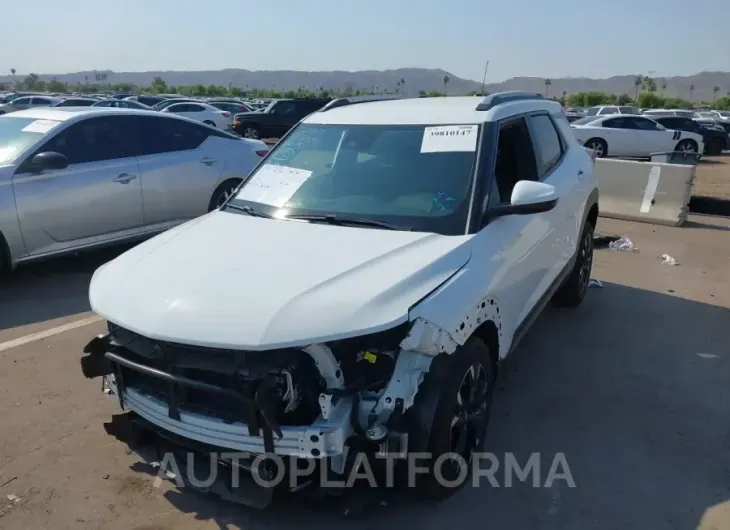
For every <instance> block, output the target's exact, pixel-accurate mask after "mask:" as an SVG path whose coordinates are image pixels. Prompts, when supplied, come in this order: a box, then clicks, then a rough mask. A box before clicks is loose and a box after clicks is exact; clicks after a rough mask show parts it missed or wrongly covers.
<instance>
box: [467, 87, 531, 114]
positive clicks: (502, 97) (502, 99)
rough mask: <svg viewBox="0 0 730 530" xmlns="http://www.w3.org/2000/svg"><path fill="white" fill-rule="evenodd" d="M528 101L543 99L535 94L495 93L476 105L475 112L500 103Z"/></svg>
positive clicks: (517, 92)
mask: <svg viewBox="0 0 730 530" xmlns="http://www.w3.org/2000/svg"><path fill="white" fill-rule="evenodd" d="M530 99H545V97H544V96H543V95H542V94H538V93H537V92H523V91H521V90H508V91H506V92H495V93H494V94H490V95H488V96H487V97H485V98H484V99H483V100H482V102H481V103H480V104H479V105H477V109H476V110H489V109H492V108H494V107H496V106H497V105H501V104H502V103H509V102H511V101H521V100H530Z"/></svg>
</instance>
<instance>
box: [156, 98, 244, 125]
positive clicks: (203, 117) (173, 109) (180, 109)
mask: <svg viewBox="0 0 730 530" xmlns="http://www.w3.org/2000/svg"><path fill="white" fill-rule="evenodd" d="M161 112H167V113H173V114H179V115H180V116H185V117H186V118H190V119H191V120H195V121H200V122H203V123H205V124H206V125H210V126H211V127H218V128H220V129H226V130H228V129H231V128H232V126H233V117H232V116H233V115H232V114H231V113H230V112H227V111H225V110H220V109H217V108H216V107H214V106H212V105H208V104H207V103H175V104H174V105H170V106H169V107H165V108H164V109H162V111H161Z"/></svg>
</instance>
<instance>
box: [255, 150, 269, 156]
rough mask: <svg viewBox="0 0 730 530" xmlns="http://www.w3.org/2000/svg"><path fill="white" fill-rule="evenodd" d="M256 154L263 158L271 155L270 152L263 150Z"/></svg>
mask: <svg viewBox="0 0 730 530" xmlns="http://www.w3.org/2000/svg"><path fill="white" fill-rule="evenodd" d="M256 154H257V155H259V156H262V157H263V156H266V155H267V154H269V150H268V149H261V150H260V151H256Z"/></svg>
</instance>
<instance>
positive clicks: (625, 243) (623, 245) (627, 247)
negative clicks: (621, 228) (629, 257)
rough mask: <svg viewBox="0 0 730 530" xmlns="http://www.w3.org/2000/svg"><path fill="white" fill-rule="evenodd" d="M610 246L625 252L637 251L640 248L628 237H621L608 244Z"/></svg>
mask: <svg viewBox="0 0 730 530" xmlns="http://www.w3.org/2000/svg"><path fill="white" fill-rule="evenodd" d="M608 248H610V249H612V250H622V251H625V252H636V251H637V250H638V249H637V248H636V247H635V246H634V243H633V242H632V241H631V240H630V239H629V238H628V237H620V238H618V239H617V240H615V241H611V243H609V244H608Z"/></svg>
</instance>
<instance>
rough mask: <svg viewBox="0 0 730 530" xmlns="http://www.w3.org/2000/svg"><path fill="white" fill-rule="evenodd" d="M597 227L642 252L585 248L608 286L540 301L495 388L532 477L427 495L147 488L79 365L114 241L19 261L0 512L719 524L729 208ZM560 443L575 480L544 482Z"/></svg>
mask: <svg viewBox="0 0 730 530" xmlns="http://www.w3.org/2000/svg"><path fill="white" fill-rule="evenodd" d="M599 229H600V230H601V231H602V232H603V233H609V234H617V235H621V236H625V237H628V238H630V239H631V240H632V242H633V243H634V245H635V247H636V248H637V249H638V251H636V252H621V251H613V250H606V249H604V250H599V251H597V252H596V261H595V269H594V274H593V277H594V278H597V279H599V280H601V282H602V284H603V287H602V288H599V287H594V288H591V290H590V292H589V293H588V297H587V299H586V301H585V303H584V304H583V305H582V306H581V307H580V308H578V309H577V310H563V309H556V308H550V309H548V310H547V311H546V312H545V313H544V314H543V315H542V316H541V317H540V319H539V320H538V321H537V323H536V325H535V327H534V328H533V329H532V330H531V332H530V333H529V334H528V336H527V337H526V339H525V340H524V342H523V343H522V345H521V346H520V348H519V349H518V351H517V352H515V354H514V355H513V356H511V357H510V358H509V359H508V360H507V362H506V363H505V365H504V367H503V369H502V373H501V377H500V380H499V387H498V389H497V392H496V395H495V402H494V409H493V414H492V422H491V425H490V430H489V434H488V438H487V449H488V450H489V451H490V452H491V453H493V454H494V455H496V456H498V457H499V458H500V459H501V458H502V457H503V456H504V455H506V454H507V453H511V454H513V455H514V457H515V459H516V461H517V462H522V463H525V462H526V461H527V460H528V458H529V457H530V455H531V454H532V453H540V455H541V459H540V463H541V465H542V470H541V474H540V476H541V477H542V478H541V479H540V480H539V484H538V486H539V487H534V485H533V484H532V482H529V483H519V482H514V483H513V484H512V487H506V481H505V480H504V478H505V477H504V476H503V475H501V474H500V473H499V472H498V473H497V474H496V477H497V479H498V480H499V484H498V487H494V486H489V485H488V484H487V483H486V482H485V483H484V485H483V486H482V487H479V488H468V489H466V490H464V491H462V492H461V493H459V494H458V495H456V496H455V497H453V498H451V499H449V500H448V501H445V502H443V503H441V504H437V505H432V504H421V503H414V502H413V501H410V500H407V499H404V498H401V497H399V496H396V495H391V496H389V497H386V498H378V501H377V502H375V503H372V504H368V503H366V502H365V501H362V502H361V504H360V505H359V506H360V508H363V507H364V508H363V509H359V510H358V509H356V507H357V506H358V505H357V501H354V500H353V501H351V502H352V503H354V504H353V506H349V505H347V506H345V505H339V504H332V505H330V506H328V507H326V508H324V509H320V510H318V511H313V510H312V509H310V508H309V507H307V506H305V505H303V504H301V503H299V502H297V501H296V500H290V501H289V502H288V503H286V504H278V505H276V506H274V508H273V509H270V510H268V511H265V512H255V511H251V510H247V509H244V508H241V507H239V506H235V505H230V504H226V503H223V502H220V501H218V500H216V499H213V498H209V497H206V496H202V495H200V494H196V493H192V492H190V491H181V490H178V489H176V488H175V487H174V485H172V484H169V483H163V484H162V486H161V487H159V488H156V487H154V483H153V480H154V477H153V476H152V475H151V474H150V469H149V468H147V467H145V466H143V465H141V464H140V463H139V462H138V460H137V458H136V457H135V456H134V455H127V454H125V451H124V447H123V446H122V445H121V444H120V443H119V442H117V441H115V440H114V439H111V438H110V437H109V436H108V435H106V434H105V432H104V429H103V423H104V422H106V421H109V419H110V418H111V415H112V414H116V413H118V412H119V410H118V405H117V403H116V402H114V401H113V400H108V399H105V397H104V396H103V395H102V393H101V392H100V388H99V386H100V384H99V382H98V381H97V380H94V381H88V380H85V379H84V378H83V377H82V375H81V373H80V369H79V362H78V360H79V357H80V355H81V349H82V348H83V346H84V344H86V342H88V340H89V339H90V338H91V337H93V336H94V335H95V334H97V333H99V332H101V331H103V329H104V324H103V322H100V321H96V322H94V321H93V320H89V318H90V317H91V318H92V319H93V315H92V314H91V313H89V305H88V300H87V296H86V289H87V286H88V281H89V279H90V277H91V274H92V273H93V270H94V269H95V268H96V267H97V266H99V265H101V264H102V263H104V262H105V261H107V260H108V259H110V258H112V257H113V256H114V255H115V253H118V252H120V250H118V249H114V250H108V251H104V252H97V253H92V254H88V255H82V256H78V257H69V258H64V259H63V260H54V261H53V262H49V263H45V264H38V265H33V266H28V267H27V268H23V269H21V270H19V271H18V273H17V274H16V275H14V276H13V277H12V278H11V279H10V280H9V281H8V282H6V284H5V285H4V286H2V287H0V527H1V528H3V530H16V529H17V530H21V529H23V530H27V529H36V528H37V529H41V528H54V529H63V528H69V529H70V528H74V529H78V528H93V529H102V528H103V529H117V528H119V529H125V530H130V529H135V528H136V529H139V530H141V529H146V530H163V529H173V528H174V529H182V528H185V529H187V528H191V529H193V528H196V529H197V528H218V529H220V528H231V529H233V528H242V529H247V530H253V529H258V528H264V527H265V528H267V529H273V530H288V529H297V530H302V529H307V528H312V529H317V530H328V529H340V528H343V527H344V526H345V525H347V528H350V529H353V530H355V529H363V530H364V529H370V528H379V529H382V530H395V529H401V528H411V527H412V528H419V529H421V530H431V529H433V530H436V529H438V530H442V529H443V528H460V529H464V530H468V529H475V530H476V529H479V530H481V529H483V528H487V527H490V528H500V529H501V528H509V529H511V530H522V529H525V530H527V529H530V530H536V529H542V530H554V529H561V530H586V529H590V530H602V529H606V530H616V529H618V528H621V529H626V530H632V529H642V530H643V529H652V530H653V529H662V530H665V529H666V530H669V529H675V528H676V529H689V528H700V529H702V530H710V529H730V452H729V450H728V448H729V447H730V429H729V428H728V427H729V420H728V418H729V415H728V411H730V392H728V388H730V358H729V357H730V347H729V345H730V309H729V308H730V265H729V264H730V222H729V221H728V220H718V219H714V218H709V217H697V216H693V217H692V219H691V222H690V223H688V225H687V226H686V227H683V228H670V227H663V226H653V225H648V224H640V223H629V222H623V221H614V220H605V219H602V220H600V221H599ZM663 254H667V255H669V256H671V257H673V258H674V259H675V260H676V262H677V263H678V265H668V264H665V263H663V261H662V259H661V258H660V257H661V256H662V255H663ZM120 287H121V286H120ZM558 454H562V455H564V458H565V462H566V463H567V466H568V470H569V472H570V475H571V477H572V479H573V482H574V486H575V487H571V484H569V481H568V480H561V479H556V480H555V481H554V482H553V483H552V484H545V482H546V479H547V475H548V473H549V470H548V469H547V468H548V467H549V466H550V464H551V462H553V461H554V458H555V456H556V455H558ZM564 470H565V469H564ZM8 496H10V497H8ZM368 502H369V500H368ZM346 511H347V514H345V512H346Z"/></svg>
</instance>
